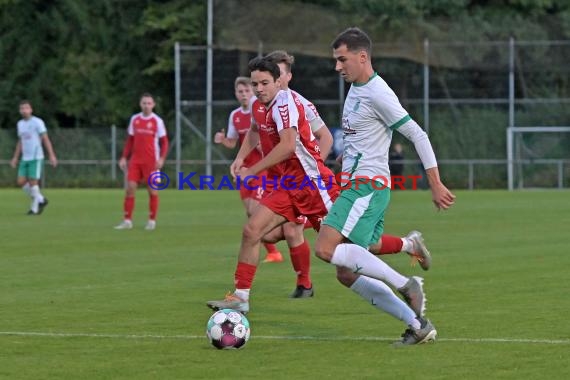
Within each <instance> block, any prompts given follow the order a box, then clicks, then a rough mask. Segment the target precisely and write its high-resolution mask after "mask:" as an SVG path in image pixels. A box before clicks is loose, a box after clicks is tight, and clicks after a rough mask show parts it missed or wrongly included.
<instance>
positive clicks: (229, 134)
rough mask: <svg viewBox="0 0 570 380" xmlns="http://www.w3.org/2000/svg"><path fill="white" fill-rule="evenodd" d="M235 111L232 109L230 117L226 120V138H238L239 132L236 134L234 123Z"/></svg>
mask: <svg viewBox="0 0 570 380" xmlns="http://www.w3.org/2000/svg"><path fill="white" fill-rule="evenodd" d="M236 112H237V110H234V111H232V113H230V117H229V120H228V131H227V132H226V137H227V138H228V139H237V138H239V134H238V132H237V129H236V126H235V124H234V115H235V113H236Z"/></svg>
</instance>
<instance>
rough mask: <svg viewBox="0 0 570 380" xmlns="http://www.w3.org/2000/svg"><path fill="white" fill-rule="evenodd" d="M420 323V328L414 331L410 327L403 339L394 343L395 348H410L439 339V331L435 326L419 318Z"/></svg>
mask: <svg viewBox="0 0 570 380" xmlns="http://www.w3.org/2000/svg"><path fill="white" fill-rule="evenodd" d="M417 319H418V321H420V325H421V326H420V328H419V329H414V328H413V327H411V326H409V327H408V328H407V329H406V331H404V333H403V334H402V339H401V340H399V341H397V342H394V346H410V345H413V344H422V343H427V342H430V341H435V339H436V337H437V330H436V329H435V327H434V325H433V324H432V323H431V322H430V321H429V320H428V319H424V318H417Z"/></svg>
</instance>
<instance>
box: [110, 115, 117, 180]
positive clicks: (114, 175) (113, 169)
mask: <svg viewBox="0 0 570 380" xmlns="http://www.w3.org/2000/svg"><path fill="white" fill-rule="evenodd" d="M111 179H112V180H113V181H115V180H116V179H117V127H116V126H115V124H113V125H111Z"/></svg>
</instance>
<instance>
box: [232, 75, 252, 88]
mask: <svg viewBox="0 0 570 380" xmlns="http://www.w3.org/2000/svg"><path fill="white" fill-rule="evenodd" d="M240 84H241V85H244V86H251V78H248V77H237V78H236V80H235V82H234V88H237V86H238V85H240Z"/></svg>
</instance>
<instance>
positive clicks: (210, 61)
mask: <svg viewBox="0 0 570 380" xmlns="http://www.w3.org/2000/svg"><path fill="white" fill-rule="evenodd" d="M213 30H214V0H208V52H207V62H206V77H207V85H206V175H212V80H213V66H214V58H213V40H214V38H213V34H214V33H213Z"/></svg>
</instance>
